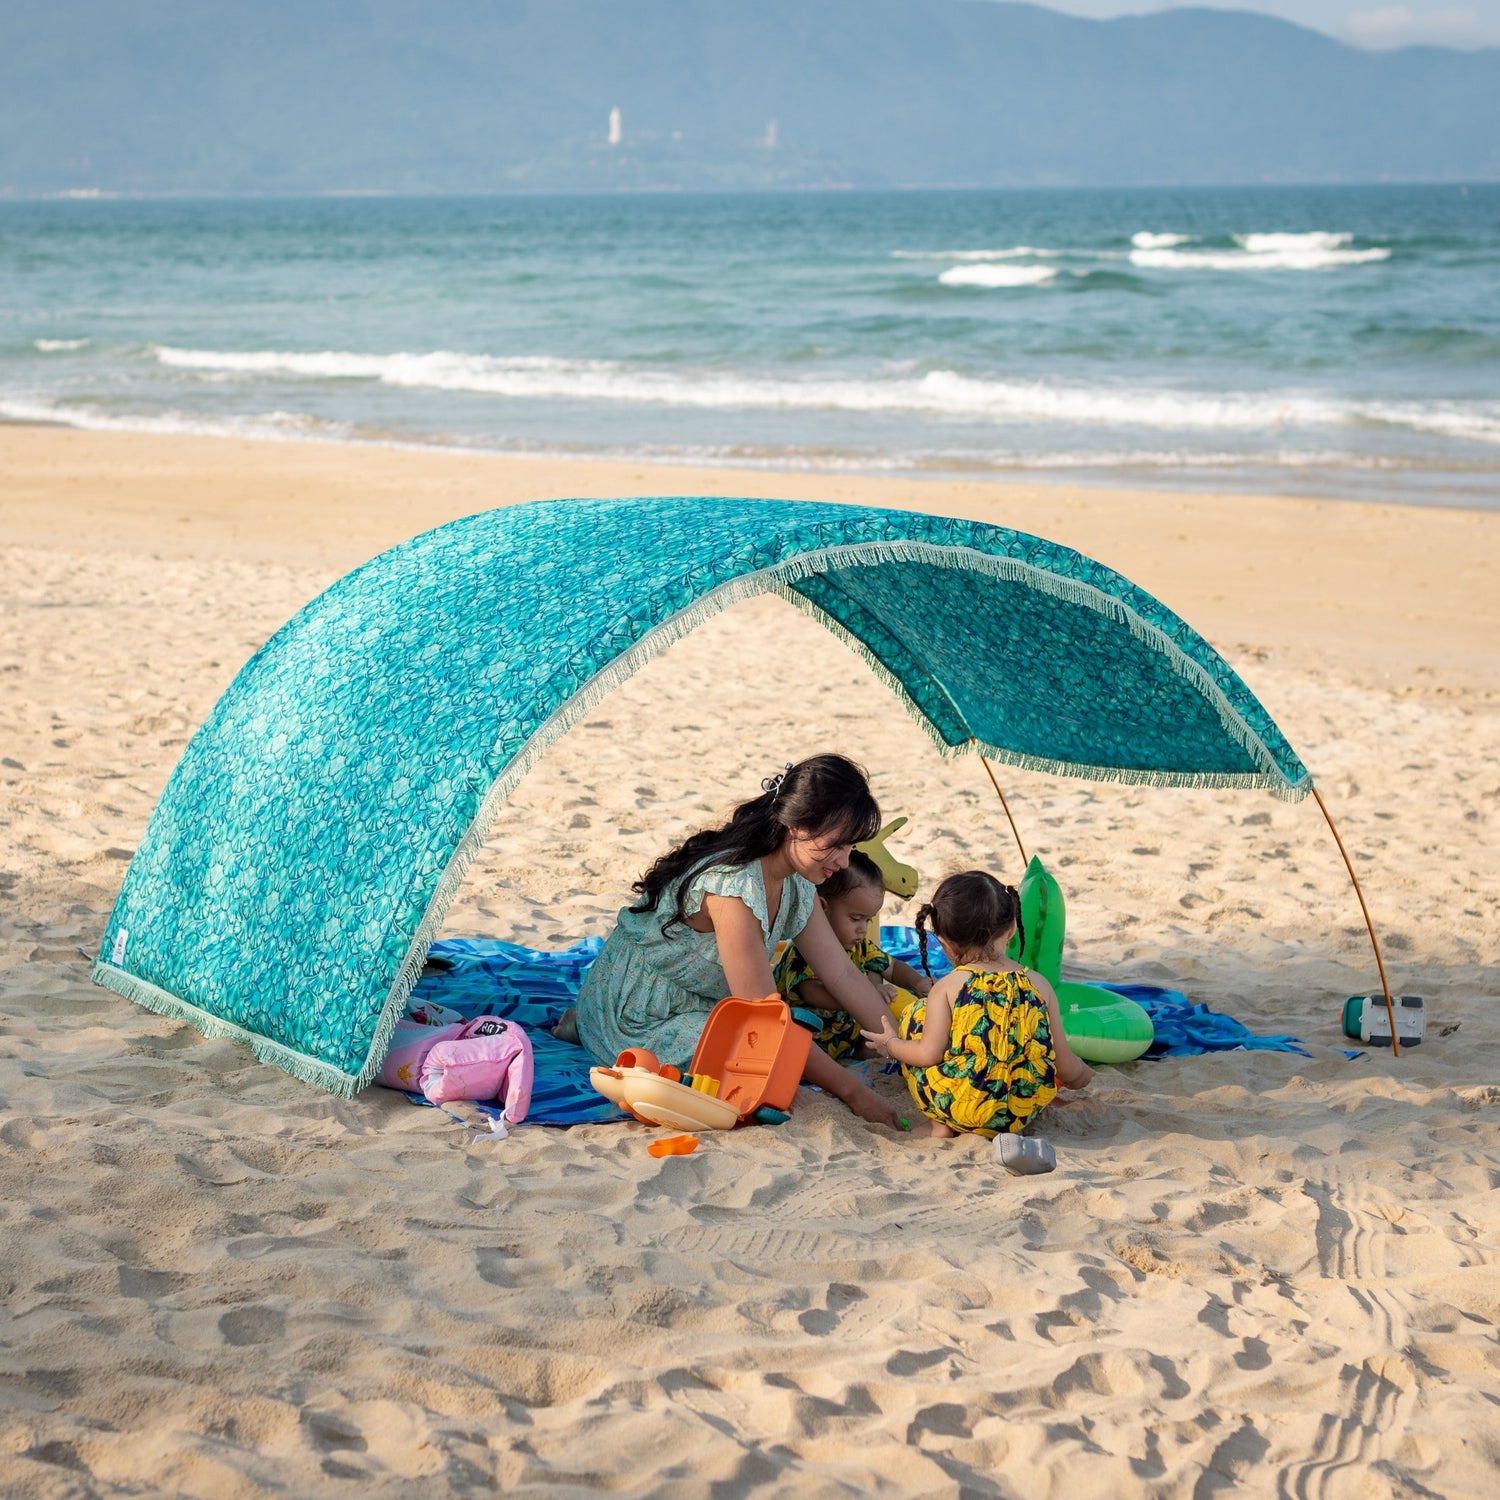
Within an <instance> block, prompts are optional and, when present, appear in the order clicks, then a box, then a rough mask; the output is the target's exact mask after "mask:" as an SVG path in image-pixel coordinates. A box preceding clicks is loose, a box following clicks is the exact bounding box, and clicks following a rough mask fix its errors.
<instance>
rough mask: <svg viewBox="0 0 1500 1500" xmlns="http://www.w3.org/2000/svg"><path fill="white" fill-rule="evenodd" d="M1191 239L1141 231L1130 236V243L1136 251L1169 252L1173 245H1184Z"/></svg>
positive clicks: (1183, 235)
mask: <svg viewBox="0 0 1500 1500" xmlns="http://www.w3.org/2000/svg"><path fill="white" fill-rule="evenodd" d="M1192 239H1193V236H1192V235H1190V234H1153V233H1152V232H1151V231H1150V230H1149V229H1141V230H1137V231H1136V233H1135V234H1133V235H1131V236H1130V243H1131V244H1132V245H1134V246H1135V248H1136V249H1137V250H1170V249H1171V248H1172V247H1173V246H1174V245H1186V244H1188V243H1190V242H1191V241H1192Z"/></svg>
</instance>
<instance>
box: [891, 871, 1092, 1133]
mask: <svg viewBox="0 0 1500 1500" xmlns="http://www.w3.org/2000/svg"><path fill="white" fill-rule="evenodd" d="M928 920H930V921H931V922H932V934H933V936H934V937H935V938H937V940H938V943H939V944H940V945H941V947H942V950H943V952H944V953H946V954H947V955H948V958H949V960H950V961H951V962H952V963H953V965H954V970H953V973H951V974H947V975H945V976H944V977H943V978H942V979H940V980H938V982H937V983H936V984H934V985H933V986H932V989H931V992H930V993H929V994H928V996H927V999H926V1001H925V1002H924V1003H919V1004H916V1005H913V1006H912V1008H911V1009H910V1010H909V1011H908V1012H907V1013H906V1015H905V1016H904V1017H903V1018H902V1021H901V1027H900V1034H899V1036H898V1035H897V1034H896V1033H894V1032H892V1030H891V1026H890V1022H889V1021H887V1020H885V1019H884V1018H882V1021H881V1029H880V1031H879V1032H872V1031H865V1032H862V1033H861V1034H862V1035H863V1036H864V1038H865V1040H866V1041H868V1042H869V1043H870V1044H871V1046H873V1047H874V1049H875V1050H876V1051H877V1052H878V1053H880V1054H882V1055H883V1056H885V1057H893V1058H895V1059H896V1061H897V1062H899V1063H900V1064H901V1071H902V1073H903V1074H904V1075H905V1078H906V1086H907V1088H909V1089H910V1090H911V1096H912V1098H913V1099H915V1100H916V1102H917V1107H918V1108H919V1109H920V1110H921V1111H922V1113H923V1114H924V1115H926V1116H927V1117H928V1119H929V1120H931V1121H932V1129H931V1131H930V1134H932V1135H937V1136H950V1135H953V1134H955V1133H956V1132H957V1131H960V1130H967V1131H972V1132H973V1133H974V1134H976V1135H984V1136H993V1135H998V1134H999V1133H1000V1132H1002V1131H1012V1132H1019V1131H1022V1130H1024V1129H1025V1128H1026V1127H1027V1126H1028V1125H1029V1124H1030V1123H1031V1121H1032V1120H1033V1119H1035V1118H1036V1116H1037V1114H1038V1113H1039V1112H1040V1111H1041V1110H1042V1109H1043V1108H1044V1107H1045V1106H1046V1105H1048V1104H1050V1103H1051V1102H1052V1100H1053V1098H1054V1097H1055V1096H1056V1094H1057V1090H1058V1085H1059V1084H1062V1085H1064V1086H1066V1087H1068V1088H1075V1089H1081V1088H1083V1087H1084V1086H1085V1085H1086V1084H1087V1083H1088V1081H1089V1080H1090V1079H1091V1078H1092V1077H1093V1076H1094V1072H1093V1069H1092V1068H1090V1067H1089V1066H1088V1064H1087V1063H1085V1062H1083V1061H1081V1060H1080V1059H1079V1058H1078V1057H1077V1056H1076V1055H1075V1054H1074V1052H1073V1050H1072V1048H1071V1047H1069V1046H1068V1040H1067V1038H1066V1037H1065V1036H1064V1035H1063V1029H1062V1021H1061V1019H1060V1018H1059V1016H1058V1011H1057V996H1056V995H1055V994H1054V993H1053V992H1052V986H1051V985H1050V984H1048V983H1047V981H1046V980H1045V979H1043V978H1042V977H1041V976H1040V975H1039V974H1032V973H1029V972H1028V971H1027V970H1025V969H1023V968H1022V967H1021V966H1020V965H1019V964H1017V963H1013V962H1012V961H1011V960H1010V959H1009V958H1007V957H1006V954H1005V949H1006V945H1007V944H1008V943H1009V941H1010V935H1011V933H1012V932H1015V931H1016V930H1017V929H1018V928H1019V927H1020V923H1021V899H1020V897H1019V896H1018V895H1017V894H1016V889H1015V887H1014V886H1009V885H1001V884H1000V882H999V881H998V880H996V879H995V877H994V876H993V875H987V874H985V872H984V871H983V870H966V871H964V872H963V874H961V875H950V876H949V877H948V878H947V879H946V880H945V881H943V883H942V884H941V885H940V886H939V887H938V888H937V890H936V892H934V894H933V897H932V901H931V903H930V904H929V905H927V906H924V907H923V908H922V909H921V910H920V911H919V912H918V913H917V939H918V942H919V943H920V944H921V949H922V967H923V968H924V969H925V968H927V928H926V923H927V922H928ZM1021 937H1022V943H1023V945H1024V942H1025V932H1024V930H1023V931H1022V933H1021Z"/></svg>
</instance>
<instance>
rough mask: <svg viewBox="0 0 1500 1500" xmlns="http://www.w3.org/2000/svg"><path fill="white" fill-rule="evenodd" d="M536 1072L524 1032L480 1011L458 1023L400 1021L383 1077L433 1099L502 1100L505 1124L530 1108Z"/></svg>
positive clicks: (432, 1101)
mask: <svg viewBox="0 0 1500 1500" xmlns="http://www.w3.org/2000/svg"><path fill="white" fill-rule="evenodd" d="M535 1073H536V1064H535V1061H534V1060H533V1058H532V1053H531V1038H530V1037H528V1036H527V1035H526V1033H525V1031H523V1030H522V1029H521V1027H520V1026H518V1025H517V1024H516V1023H515V1022H514V1021H502V1020H500V1018H499V1017H498V1016H479V1017H478V1018H477V1019H475V1020H473V1021H465V1022H463V1023H461V1024H459V1025H455V1026H424V1025H422V1024H421V1023H420V1022H416V1021H398V1022H397V1023H396V1035H395V1038H394V1040H393V1041H392V1043H391V1050H390V1051H389V1052H387V1053H386V1057H385V1064H384V1066H383V1067H382V1068H381V1071H380V1081H381V1082H382V1083H383V1084H385V1085H386V1087H387V1088H393V1089H403V1090H405V1091H407V1092H408V1093H410V1092H413V1091H420V1092H421V1094H422V1096H423V1097H424V1098H425V1099H426V1100H427V1102H428V1103H429V1104H449V1103H452V1102H453V1101H454V1100H456V1099H477V1100H491V1099H494V1100H500V1101H501V1102H503V1103H504V1105H505V1119H506V1123H507V1124H510V1125H519V1124H520V1123H521V1121H522V1120H524V1119H525V1118H526V1111H527V1110H528V1109H529V1108H530V1107H531V1084H532V1079H533V1078H534V1076H535ZM502 1094H503V1095H504V1098H503V1100H502V1099H501V1096H502Z"/></svg>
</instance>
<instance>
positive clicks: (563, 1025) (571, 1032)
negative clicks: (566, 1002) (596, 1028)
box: [552, 1005, 578, 1047]
mask: <svg viewBox="0 0 1500 1500" xmlns="http://www.w3.org/2000/svg"><path fill="white" fill-rule="evenodd" d="M552 1035H553V1036H555V1037H556V1038H557V1039H558V1041H560V1042H572V1043H573V1045H574V1046H575V1047H576V1046H577V1045H578V1009H577V1007H576V1006H572V1005H570V1006H569V1007H568V1008H567V1009H566V1010H565V1011H564V1012H563V1013H562V1019H561V1020H559V1021H558V1023H557V1025H556V1026H554V1027H553V1028H552Z"/></svg>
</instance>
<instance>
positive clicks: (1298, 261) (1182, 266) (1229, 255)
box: [1130, 230, 1391, 271]
mask: <svg viewBox="0 0 1500 1500" xmlns="http://www.w3.org/2000/svg"><path fill="white" fill-rule="evenodd" d="M1146 238H1148V239H1149V240H1150V241H1151V243H1149V244H1143V243H1141V241H1142V236H1141V235H1135V236H1133V238H1132V241H1131V242H1132V244H1135V245H1136V247H1137V248H1136V249H1134V250H1132V251H1131V252H1130V262H1131V264H1132V265H1135V266H1140V267H1142V268H1143V269H1146V270H1155V271H1329V270H1333V269H1335V268H1337V267H1339V266H1361V265H1367V264H1369V263H1371V262H1373V261H1381V260H1389V259H1390V256H1391V252H1390V251H1389V250H1388V249H1386V248H1385V247H1383V246H1375V247H1372V248H1370V249H1368V250H1353V249H1351V248H1350V246H1351V244H1352V243H1353V240H1354V236H1353V235H1352V234H1335V233H1330V232H1329V231H1327V230H1311V231H1309V232H1308V233H1305V234H1237V235H1235V236H1234V237H1233V238H1234V242H1235V244H1237V245H1238V246H1239V247H1240V248H1239V249H1238V250H1179V249H1175V248H1173V247H1172V246H1170V245H1168V244H1166V243H1165V241H1166V240H1167V239H1169V238H1171V237H1170V236H1164V235H1155V236H1147V237H1146ZM1180 242H1181V240H1179V243H1180Z"/></svg>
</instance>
